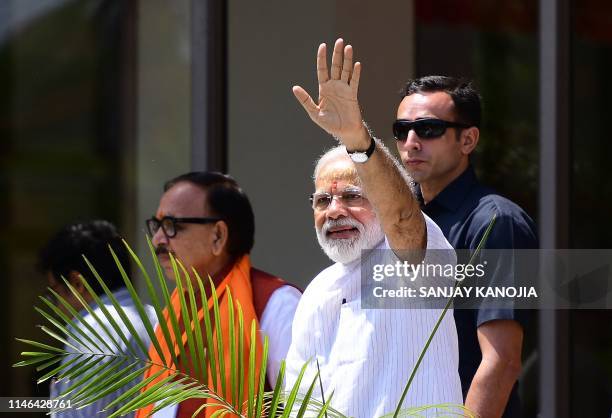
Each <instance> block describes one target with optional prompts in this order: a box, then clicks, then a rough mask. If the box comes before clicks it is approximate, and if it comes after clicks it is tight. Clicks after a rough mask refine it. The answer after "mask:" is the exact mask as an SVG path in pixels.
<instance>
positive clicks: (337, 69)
mask: <svg viewBox="0 0 612 418" xmlns="http://www.w3.org/2000/svg"><path fill="white" fill-rule="evenodd" d="M343 46H344V42H343V41H342V39H338V40H337V41H336V44H335V45H334V52H333V55H332V62H331V64H332V65H331V71H328V68H327V57H326V51H327V47H326V45H325V44H321V45H320V46H319V50H318V52H317V77H318V81H319V104H316V103H315V102H314V100H313V99H312V97H310V95H309V94H308V93H307V92H306V91H305V90H304V89H303V88H302V87H299V86H295V87H293V93H294V94H295V97H296V98H297V99H298V101H299V102H300V103H301V104H302V106H303V107H304V109H305V110H306V112H308V115H309V116H310V118H311V119H312V120H313V121H314V122H315V123H316V124H317V125H319V126H320V127H321V128H323V129H325V130H326V131H327V132H328V133H330V134H331V135H333V136H335V137H336V138H338V139H339V140H340V142H342V144H343V145H345V146H346V149H347V150H349V151H357V150H358V151H365V150H366V149H368V147H369V146H370V141H371V138H370V134H369V132H368V130H367V129H366V127H365V125H364V123H363V118H362V116H361V110H360V108H359V102H358V100H357V92H358V88H359V77H360V74H361V64H360V63H359V62H357V63H355V64H354V65H353V48H352V46H351V45H347V46H346V47H343ZM355 166H356V169H357V174H358V175H359V178H360V180H361V182H362V185H363V188H364V191H365V194H366V196H367V198H368V200H369V201H370V203H371V204H372V206H373V207H374V209H375V210H376V213H377V215H378V219H379V221H380V223H381V225H382V228H383V231H384V232H385V235H386V237H387V239H388V240H389V244H390V246H391V248H393V249H394V250H413V249H423V248H425V247H426V245H427V242H426V241H427V238H426V232H427V231H426V226H425V219H424V217H423V214H422V213H421V211H420V208H419V205H418V202H417V201H416V199H415V198H414V196H413V195H412V192H411V190H410V187H409V185H408V181H407V179H406V177H405V175H404V173H403V171H402V169H400V167H399V166H398V164H396V162H395V161H394V159H393V157H392V156H391V155H390V154H389V152H388V151H387V150H386V148H385V147H384V146H383V145H382V143H377V144H376V150H375V151H374V154H372V156H371V157H370V158H369V159H368V161H366V162H365V163H356V164H355Z"/></svg>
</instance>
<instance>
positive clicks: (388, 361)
mask: <svg viewBox="0 0 612 418" xmlns="http://www.w3.org/2000/svg"><path fill="white" fill-rule="evenodd" d="M352 60H353V49H352V47H351V46H350V45H347V46H346V47H344V42H343V41H342V39H338V40H337V41H336V44H335V46H334V51H333V55H332V61H331V64H332V65H331V70H330V71H328V68H327V58H326V45H325V44H322V45H321V46H320V47H319V50H318V53H317V70H318V81H319V103H318V104H317V103H315V102H314V101H313V99H312V98H311V97H310V95H309V94H308V93H307V92H306V91H305V90H304V89H303V88H301V87H298V86H295V87H294V88H293V93H294V94H295V96H296V98H297V100H298V101H299V102H300V103H301V104H302V106H303V107H304V109H305V110H306V112H307V113H308V115H309V116H310V118H311V119H312V120H313V121H314V122H315V123H316V124H318V125H319V126H320V127H321V128H323V129H324V130H325V131H327V132H328V133H329V134H331V135H333V136H334V137H336V138H337V139H338V140H339V141H340V142H341V144H342V145H341V146H340V147H336V148H333V149H332V150H330V151H328V152H327V153H325V154H324V155H323V156H322V157H321V158H320V159H319V161H318V162H317V164H316V167H315V171H314V183H315V192H314V194H313V195H312V196H311V204H312V208H313V213H314V224H315V229H316V235H317V239H318V241H319V244H320V245H321V248H322V249H323V251H324V252H325V254H326V255H327V256H328V257H329V258H330V259H331V260H332V261H334V262H335V264H334V265H332V266H331V267H329V268H327V269H325V270H323V271H322V272H321V273H319V275H317V276H316V277H315V278H314V279H313V280H312V282H311V283H310V284H309V285H308V287H307V288H306V291H305V292H304V295H303V297H302V300H301V301H300V304H299V306H298V309H297V311H296V314H295V320H294V323H293V340H292V341H291V346H290V348H289V353H288V354H287V383H286V388H291V387H292V385H293V384H294V382H295V381H296V380H297V378H298V376H299V374H300V370H301V368H302V365H303V364H304V363H305V362H308V361H309V365H308V368H307V370H306V373H305V377H304V379H303V380H302V382H303V385H302V386H301V390H302V391H303V393H306V391H307V390H308V386H309V385H310V384H311V382H312V379H313V378H314V376H315V375H316V373H317V371H319V370H320V375H319V377H320V378H319V381H318V382H317V383H316V384H315V386H314V389H313V390H314V392H313V397H314V398H315V399H317V400H319V401H325V400H329V399H330V397H331V396H332V393H333V398H332V399H331V406H332V407H333V408H335V409H336V410H338V411H340V412H341V413H343V414H345V415H347V416H354V417H360V418H361V417H364V418H365V417H368V418H371V417H380V416H383V415H385V414H388V413H392V412H394V410H395V407H396V405H397V404H398V403H399V402H400V399H402V392H403V389H404V387H405V385H406V383H407V382H408V380H409V377H410V374H411V372H412V370H413V367H414V366H415V364H416V363H417V359H418V358H419V354H420V353H421V350H422V349H423V347H424V346H425V343H426V341H427V338H428V336H429V334H430V332H431V331H432V330H433V329H434V326H435V324H436V321H437V320H438V318H439V317H440V314H441V312H442V309H407V307H408V306H403V305H402V306H399V307H397V308H396V309H393V307H394V306H395V304H394V301H392V300H389V299H387V300H386V301H384V302H382V303H388V304H389V305H386V306H387V307H390V309H385V308H384V307H383V308H381V309H362V307H361V306H362V303H364V301H365V298H367V297H368V295H367V294H364V292H365V290H364V287H363V286H364V284H365V283H364V282H362V278H361V273H362V271H368V270H367V267H366V266H371V265H378V264H381V265H391V264H393V263H396V262H401V261H409V262H415V263H416V262H420V261H423V262H427V263H429V262H432V261H434V258H435V256H437V257H438V259H437V260H436V261H437V262H440V263H444V264H454V261H455V254H454V251H453V250H452V247H451V246H450V244H449V243H448V242H447V241H446V239H445V238H444V236H443V235H442V232H441V231H440V229H439V228H438V227H437V226H436V225H435V223H433V222H432V221H431V220H430V219H429V218H427V217H426V216H424V215H423V214H422V212H421V210H420V208H419V204H418V202H417V201H416V199H415V198H414V196H413V194H412V192H411V190H410V185H409V183H408V179H407V176H406V175H405V172H404V170H403V168H401V166H400V164H399V163H398V162H397V161H396V160H395V159H394V158H393V157H392V156H391V155H390V153H389V151H388V150H387V149H386V148H385V146H384V145H383V144H382V142H380V141H377V140H375V139H374V138H373V137H372V136H371V135H370V133H369V132H368V129H367V128H366V126H365V125H364V123H363V121H362V116H361V111H360V108H359V103H358V101H357V90H358V84H359V75H360V72H361V71H360V70H361V65H360V64H359V63H355V64H354V65H353V61H352ZM373 249H375V251H367V250H373ZM434 249H438V250H443V251H438V252H437V254H435V253H436V252H435V251H433V250H434ZM364 251H365V252H364ZM415 254H417V256H416V258H415ZM434 254H435V256H434ZM362 269H366V270H362ZM419 279H420V278H419ZM451 281H452V279H451ZM366 283H368V282H367V280H366ZM400 305H401V304H400ZM457 367H458V348H457V334H456V330H455V325H454V322H453V320H452V317H451V316H450V312H449V314H448V315H447V316H446V317H444V318H443V319H442V321H441V322H440V326H439V328H438V331H437V333H436V335H435V336H434V338H433V339H432V342H431V346H430V347H429V350H428V352H427V353H426V354H425V356H424V357H423V362H422V363H421V365H420V368H419V370H418V372H417V373H416V375H415V377H414V380H413V381H412V385H411V388H410V390H409V391H408V393H407V396H406V397H405V398H404V400H403V403H402V406H403V408H408V407H419V406H426V405H439V404H444V403H452V404H459V405H460V404H462V397H461V387H460V382H459V375H458V373H457ZM438 412H441V411H438ZM430 413H433V411H432V410H429V411H422V412H421V414H422V415H427V416H430V415H428V414H430Z"/></svg>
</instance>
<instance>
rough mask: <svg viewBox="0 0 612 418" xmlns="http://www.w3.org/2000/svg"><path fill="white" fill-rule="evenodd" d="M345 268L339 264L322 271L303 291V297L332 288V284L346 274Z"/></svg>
mask: <svg viewBox="0 0 612 418" xmlns="http://www.w3.org/2000/svg"><path fill="white" fill-rule="evenodd" d="M345 270H346V268H345V266H343V265H342V264H340V263H334V264H332V265H331V266H329V267H327V268H325V269H323V270H322V271H321V272H320V273H319V274H317V275H316V276H315V277H314V279H312V280H311V281H310V283H309V284H308V286H306V289H305V290H304V297H308V296H311V295H313V294H314V295H315V297H316V294H317V293H318V292H322V291H326V290H329V288H330V287H333V283H334V282H335V281H336V280H337V279H338V278H340V277H342V276H343V275H344V274H345V273H346V271H345Z"/></svg>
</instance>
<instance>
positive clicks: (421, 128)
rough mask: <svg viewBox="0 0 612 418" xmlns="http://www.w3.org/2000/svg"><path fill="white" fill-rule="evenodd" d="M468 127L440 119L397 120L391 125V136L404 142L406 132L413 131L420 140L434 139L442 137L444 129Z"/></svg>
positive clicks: (467, 126)
mask: <svg viewBox="0 0 612 418" xmlns="http://www.w3.org/2000/svg"><path fill="white" fill-rule="evenodd" d="M469 127H470V125H466V124H464V123H459V122H447V121H445V120H442V119H434V118H427V119H417V120H408V119H398V120H396V121H395V122H394V123H393V135H394V136H395V139H396V140H398V141H405V140H406V139H407V138H408V132H410V130H413V131H414V133H415V134H417V136H418V137H419V138H421V139H434V138H439V137H441V136H442V135H444V132H446V128H469Z"/></svg>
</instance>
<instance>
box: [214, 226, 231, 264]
mask: <svg viewBox="0 0 612 418" xmlns="http://www.w3.org/2000/svg"><path fill="white" fill-rule="evenodd" d="M212 232H213V240H212V253H213V255H214V256H217V257H218V256H220V255H221V254H222V253H223V252H224V251H225V247H226V245H227V239H228V228H227V224H226V223H225V221H218V222H216V223H215V225H214V226H213V231H212Z"/></svg>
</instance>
